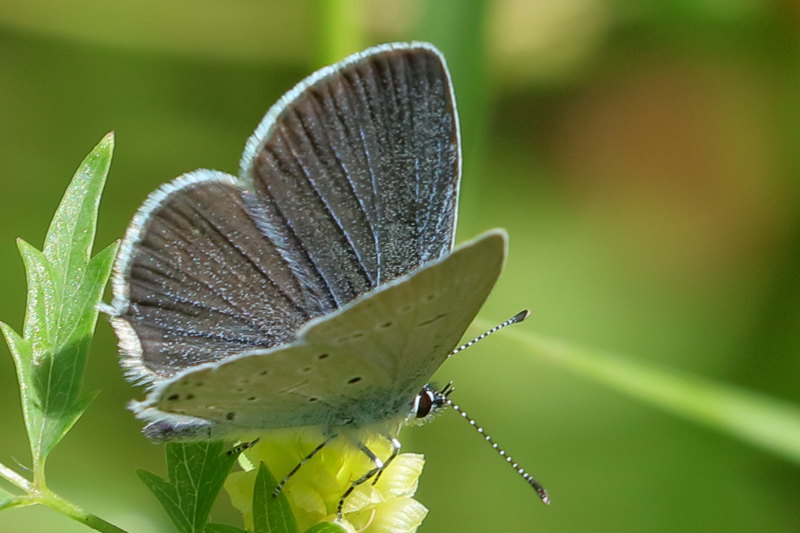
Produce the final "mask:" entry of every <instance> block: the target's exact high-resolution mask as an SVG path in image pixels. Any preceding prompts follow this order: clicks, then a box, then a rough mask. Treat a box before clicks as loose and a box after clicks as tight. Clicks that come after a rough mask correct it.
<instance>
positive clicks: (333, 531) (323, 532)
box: [306, 522, 347, 533]
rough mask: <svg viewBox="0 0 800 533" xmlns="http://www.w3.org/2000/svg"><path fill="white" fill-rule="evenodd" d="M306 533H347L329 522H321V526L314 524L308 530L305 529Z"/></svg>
mask: <svg viewBox="0 0 800 533" xmlns="http://www.w3.org/2000/svg"><path fill="white" fill-rule="evenodd" d="M306 533H347V532H346V531H345V529H344V528H343V527H342V526H340V525H338V524H333V523H331V522H322V523H321V524H315V525H313V526H311V527H310V528H308V529H306Z"/></svg>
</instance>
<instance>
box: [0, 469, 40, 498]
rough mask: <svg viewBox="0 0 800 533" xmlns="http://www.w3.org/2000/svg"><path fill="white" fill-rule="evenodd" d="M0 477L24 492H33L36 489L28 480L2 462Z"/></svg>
mask: <svg viewBox="0 0 800 533" xmlns="http://www.w3.org/2000/svg"><path fill="white" fill-rule="evenodd" d="M0 477H2V478H3V479H5V480H6V481H8V482H9V483H11V484H13V485H15V486H17V487H19V488H21V489H22V490H24V491H25V492H34V491H35V490H36V489H35V488H34V486H33V484H32V483H31V482H30V481H28V480H27V479H25V478H24V477H22V476H20V475H19V474H17V473H16V472H14V471H13V470H11V469H10V468H9V467H7V466H6V465H4V464H3V463H0Z"/></svg>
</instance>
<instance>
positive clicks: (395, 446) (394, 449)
mask: <svg viewBox="0 0 800 533" xmlns="http://www.w3.org/2000/svg"><path fill="white" fill-rule="evenodd" d="M389 442H391V443H392V454H391V455H390V456H389V458H388V459H386V461H385V462H384V463H383V468H381V470H380V472H378V473H377V474H375V479H373V480H372V484H373V485H375V484H376V483H377V482H378V480H379V479H380V478H381V476H382V475H383V471H384V470H386V467H387V466H389V463H391V462H392V461H394V458H395V457H397V454H398V453H400V441H399V440H397V439H395V438H390V439H389Z"/></svg>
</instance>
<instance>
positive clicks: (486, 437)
mask: <svg viewBox="0 0 800 533" xmlns="http://www.w3.org/2000/svg"><path fill="white" fill-rule="evenodd" d="M512 320H513V319H512ZM523 320H524V319H523ZM510 323H512V324H513V322H510ZM504 324H505V323H504ZM505 325H508V324H505ZM500 327H504V325H503V324H501V325H500V326H498V328H500ZM451 392H452V390H451ZM444 402H445V403H446V404H447V405H448V406H449V407H451V408H452V409H453V411H455V412H456V413H458V414H460V415H461V418H463V419H464V420H466V421H467V422H469V425H470V426H472V427H474V428H475V431H477V432H478V433H480V434H481V435H482V436H483V438H484V440H485V441H486V442H488V443H489V444H491V445H492V448H494V449H495V450H497V453H499V454H500V457H503V458H504V459H505V460H506V462H507V463H508V464H510V465H511V468H513V469H514V470H516V471H517V474H519V475H520V476H522V479H524V480H525V481H527V482H528V484H529V485H530V486H531V487H533V489H534V490H535V491H536V494H538V495H539V498H541V500H542V501H543V502H544V503H545V504H548V505H549V504H550V496H548V494H547V491H546V490H544V487H542V486H541V485H540V484H539V482H538V481H536V480H535V479H534V478H533V476H532V475H530V474H529V473H528V472H526V471H525V469H524V468H521V467H520V466H519V463H518V462H516V461H515V460H514V459H512V458H511V456H510V455H508V454H507V453H506V451H505V450H504V449H503V448H501V447H500V446H499V445H498V444H497V443H496V442H495V441H494V439H492V437H490V436H489V435H488V434H487V433H486V431H484V429H483V428H482V427H481V426H479V425H478V424H477V423H476V422H475V420H473V419H472V418H471V417H470V416H469V415H468V414H467V412H466V411H464V410H463V409H461V407H459V406H458V405H457V404H455V403H453V400H451V399H450V398H447V396H445V397H444Z"/></svg>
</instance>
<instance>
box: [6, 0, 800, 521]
mask: <svg viewBox="0 0 800 533" xmlns="http://www.w3.org/2000/svg"><path fill="white" fill-rule="evenodd" d="M409 39H423V40H429V41H431V42H433V43H434V44H435V45H437V46H439V47H440V48H441V49H442V50H443V51H444V53H445V55H446V56H447V58H448V61H449V64H450V67H451V70H452V73H453V77H454V81H455V84H456V93H457V97H458V100H459V108H460V112H461V116H462V130H463V137H464V150H465V173H464V180H463V187H462V191H463V195H462V205H461V213H460V220H459V222H460V226H459V235H460V238H461V239H465V238H469V237H471V236H473V235H475V234H476V233H478V232H479V231H481V230H483V229H486V228H489V227H494V226H501V227H505V228H507V229H508V230H509V232H510V235H511V246H510V255H509V259H508V263H507V267H506V270H505V274H504V276H503V278H502V279H501V281H500V283H499V285H498V287H497V289H496V290H495V292H494V293H493V295H492V297H491V299H490V301H489V302H488V304H487V306H486V307H485V309H484V311H483V312H482V315H481V316H482V318H483V319H485V320H487V321H488V322H499V321H501V320H503V319H505V318H507V317H508V316H510V315H512V314H513V313H515V312H516V311H518V310H519V309H521V308H524V307H531V308H532V309H533V312H534V315H533V318H532V319H531V320H529V321H528V322H526V323H525V324H523V325H520V326H516V328H522V329H525V330H529V331H533V332H541V333H544V334H548V335H552V336H557V337H561V338H564V339H568V340H570V341H575V342H578V343H581V344H583V345H588V346H595V347H598V348H602V349H610V350H615V351H619V352H622V353H625V354H627V355H628V356H629V358H630V359H631V360H634V361H636V362H640V363H642V364H645V365H648V366H652V367H655V368H665V369H670V370H677V371H681V372H687V373H690V374H695V375H699V376H703V377H705V378H708V379H710V380H714V381H719V382H724V383H730V384H733V385H736V386H740V387H744V388H747V389H751V390H754V391H757V392H760V393H763V394H765V395H769V396H773V397H776V398H780V399H783V400H786V401H788V402H793V403H795V404H796V403H798V402H800V386H799V385H800V357H799V355H800V276H798V273H800V246H799V245H800V211H799V210H798V205H799V204H800V187H798V177H799V176H800V146H798V140H799V139H800V120H799V119H800V83H799V82H800V46H799V45H800V7H798V4H797V3H796V2H793V1H790V0H783V1H781V0H774V1H758V0H727V1H718V0H671V1H665V0H643V1H640V2H618V1H613V0H536V1H526V0H502V1H496V2H474V1H470V2H468V1H457V0H438V1H432V2H424V1H408V2H400V1H391V0H379V1H375V0H372V1H366V0H363V1H344V2H324V1H320V2H277V1H274V2H265V1H257V0H235V1H227V2H220V1H212V0H192V1H189V0H172V1H170V2H160V1H156V0H140V1H138V2H106V1H101V0H91V1H90V0H85V1H68V2H60V3H57V2H51V1H46V0H5V1H4V2H2V3H0V165H1V166H0V169H1V170H0V171H1V172H2V175H1V176H0V198H1V199H2V200H1V201H2V209H0V265H2V284H1V285H0V287H2V289H0V290H1V291H2V293H1V294H2V298H0V319H2V320H4V321H7V322H9V323H10V324H11V325H13V326H15V327H16V328H17V329H20V327H21V322H22V311H23V307H24V298H25V283H24V275H23V269H22V264H21V262H20V260H19V258H18V255H17V251H16V247H15V245H14V239H15V238H16V237H18V236H22V237H24V238H25V239H27V240H29V241H30V242H32V243H34V244H35V245H37V246H40V245H41V241H42V239H43V237H44V233H45V231H46V229H47V224H48V222H49V220H50V217H51V216H52V213H53V211H54V210H55V207H56V205H57V203H58V201H59V199H60V197H61V195H62V193H63V191H64V189H65V187H66V185H67V183H68V181H69V178H70V176H71V175H72V173H73V172H74V170H75V168H76V167H77V165H78V164H79V162H80V161H81V159H82V158H83V156H84V155H85V154H86V153H88V151H89V150H90V149H91V148H92V147H93V146H94V145H95V143H96V142H97V141H98V140H99V139H100V138H101V137H102V135H103V134H105V133H106V132H107V131H109V130H115V131H116V134H117V148H116V154H115V158H114V163H113V165H112V169H111V174H110V177H109V181H108V185H107V187H106V194H105V196H104V198H103V202H102V205H101V212H100V227H99V230H98V249H99V247H100V246H105V245H106V244H108V243H109V242H111V241H112V240H114V239H117V238H119V237H120V236H121V235H122V233H123V231H124V229H125V227H126V225H127V223H128V222H129V220H130V217H131V216H132V214H133V213H134V211H135V209H136V208H137V206H138V205H139V203H140V202H141V201H142V200H143V199H144V198H145V196H146V195H147V194H148V193H149V192H150V191H152V190H153V189H154V188H156V187H157V186H158V185H159V184H161V183H163V182H165V181H168V180H170V179H171V178H173V177H175V176H177V175H179V174H181V173H183V172H186V171H190V170H193V169H195V168H200V167H206V168H214V169H220V170H224V171H228V172H232V173H235V172H236V169H237V167H238V158H239V155H240V153H241V150H242V147H243V145H244V141H245V140H246V138H247V137H248V136H249V135H250V133H251V131H252V130H253V128H254V127H255V126H256V124H257V123H258V121H259V120H260V118H261V116H262V114H263V113H264V112H265V111H266V109H267V108H268V107H269V106H270V105H271V104H272V103H273V102H274V101H275V100H276V99H277V98H278V97H279V96H280V95H281V94H282V93H283V92H284V91H286V90H288V89H289V88H290V87H291V86H292V85H293V84H294V83H296V82H297V81H299V80H300V79H301V78H302V77H303V76H304V75H306V74H308V73H310V72H311V70H313V69H314V68H316V67H318V66H320V65H322V64H324V63H327V62H332V61H335V60H338V59H341V58H342V57H343V56H344V55H346V54H348V53H351V52H355V51H357V50H359V49H361V48H363V47H366V46H368V45H371V44H377V43H380V42H385V41H392V40H409ZM453 304H454V305H458V302H454V303H453ZM502 336H503V334H500V335H498V336H496V337H494V338H493V339H491V340H487V341H485V342H483V343H482V345H479V346H477V347H475V348H472V349H470V350H469V351H468V352H466V353H463V354H461V356H459V357H458V358H457V359H454V360H451V361H450V362H449V363H448V364H447V365H446V366H445V368H444V369H442V370H441V371H440V373H439V374H438V377H439V378H440V379H441V380H443V381H444V380H447V379H454V380H455V381H456V384H457V389H458V390H457V391H456V393H455V397H457V401H458V403H459V404H461V405H462V407H464V408H465V409H466V410H468V411H469V413H470V414H471V415H473V416H474V417H475V418H477V419H478V421H479V422H480V423H481V424H482V425H484V426H485V427H486V428H487V430H489V432H490V433H491V434H492V435H493V436H494V437H495V438H496V439H497V440H498V441H499V442H500V443H501V445H503V446H504V447H505V448H506V449H507V450H508V451H509V452H510V453H511V454H512V455H513V456H514V457H515V458H516V459H517V460H519V461H520V462H521V463H522V464H523V465H524V466H526V467H527V468H528V469H529V470H531V471H532V472H533V473H534V474H535V475H536V476H537V477H538V478H539V480H540V481H541V482H542V483H543V484H544V485H545V486H546V487H547V488H548V490H549V491H550V493H551V495H552V498H553V501H554V503H553V505H552V506H550V507H549V508H546V507H544V506H542V505H541V504H540V503H539V502H538V500H537V499H536V497H535V495H534V494H533V492H532V491H531V490H530V489H529V488H528V487H527V486H526V485H525V483H524V482H523V481H522V480H521V479H519V478H518V477H517V476H515V475H514V473H513V472H512V471H511V469H509V468H508V467H507V466H504V465H503V464H502V461H501V459H500V458H499V457H497V455H496V454H495V453H493V452H492V451H491V449H490V448H489V447H488V446H486V445H485V444H484V443H483V442H481V439H480V438H478V436H477V435H475V434H474V433H473V431H472V429H470V428H469V427H468V426H467V425H466V424H464V423H463V422H462V421H460V420H458V419H457V417H455V416H453V415H452V414H446V415H443V416H441V417H439V419H438V420H437V421H436V423H434V424H431V425H427V426H425V427H423V428H419V429H416V428H415V429H409V430H407V431H406V432H405V435H404V439H403V442H404V445H405V449H408V450H414V451H419V452H423V453H425V455H426V457H427V460H428V465H427V467H426V471H425V473H424V474H423V478H422V483H421V487H420V491H419V493H418V497H419V499H420V500H421V501H422V502H423V503H425V504H426V505H427V506H428V507H429V508H430V510H431V512H430V514H429V516H428V518H427V520H426V522H425V523H424V524H423V526H422V531H441V532H449V531H558V532H569V531H580V532H584V531H590V530H591V531H603V532H605V531H609V532H611V531H614V532H617V531H653V532H660V531H664V532H666V531H726V532H728V531H769V532H772V531H776V532H783V531H798V530H800V507H799V506H798V497H800V471H799V470H798V466H797V464H793V463H791V462H788V461H786V460H784V459H782V458H779V457H776V456H773V455H770V454H769V453H767V452H764V451H761V450H758V449H755V448H752V447H750V446H749V445H746V444H744V443H742V442H740V441H737V440H734V439H731V438H730V437H728V436H726V435H723V434H720V433H718V432H716V431H714V430H712V429H708V428H706V427H703V426H701V425H699V424H696V423H693V422H687V421H686V420H683V419H680V418H677V417H675V416H673V415H670V414H667V413H665V412H662V411H659V410H657V409H654V408H652V407H651V406H649V405H644V404H642V403H640V402H638V401H636V400H634V399H631V397H628V396H623V395H621V394H619V393H618V392H616V391H614V390H612V389H609V388H607V387H606V386H604V385H601V384H599V383H597V382H594V381H591V380H587V379H586V378H585V377H582V376H580V375H578V374H574V373H572V372H570V371H568V370H567V369H566V368H564V367H561V366H559V365H553V364H552V363H551V362H548V361H546V360H544V359H539V358H535V357H533V356H532V355H531V354H529V353H522V352H520V351H519V349H518V345H516V344H513V345H512V344H511V343H508V342H507V341H504V340H503V338H502ZM0 350H2V351H3V353H4V354H7V350H5V348H2V349H0ZM87 388H88V389H92V390H94V389H99V390H101V391H102V393H101V395H100V397H99V398H98V399H97V400H96V401H95V403H94V405H93V406H92V407H91V408H90V409H89V411H88V413H87V414H86V416H85V417H84V418H83V419H82V421H80V422H79V423H78V425H77V426H76V427H75V428H74V430H73V431H72V432H71V433H70V434H69V435H68V436H67V438H66V439H65V440H64V442H63V443H62V445H61V446H60V447H59V448H57V449H56V451H55V453H54V454H53V455H52V456H51V458H50V460H49V463H48V466H49V469H50V471H49V476H48V478H49V482H50V485H51V487H52V488H53V489H54V490H56V491H57V492H60V493H61V494H63V495H64V496H65V497H67V498H68V499H70V500H71V501H74V502H75V503H77V504H79V505H81V506H83V507H84V508H86V509H87V510H89V511H91V512H94V513H96V514H98V515H100V516H101V517H103V518H105V519H107V520H110V521H111V522H114V523H116V524H117V525H119V526H121V527H124V528H126V529H127V530H129V531H131V532H144V533H147V532H156V531H168V530H169V526H168V524H167V522H166V518H165V517H164V515H163V512H162V511H161V510H160V508H159V507H158V504H157V503H156V501H155V499H154V498H153V497H152V496H151V495H150V494H148V492H147V490H146V488H145V487H144V485H143V484H141V483H140V482H139V480H138V478H137V477H136V475H135V472H134V469H135V468H136V467H144V468H147V469H150V470H153V471H156V472H159V473H161V472H163V453H162V450H161V448H160V447H158V446H154V445H152V444H150V443H148V442H147V441H146V440H145V439H144V438H143V437H142V436H141V435H140V434H139V424H138V423H137V422H136V421H135V420H134V419H133V416H132V415H131V414H130V413H129V412H127V411H126V410H125V403H126V402H127V401H128V400H129V399H130V398H132V397H136V396H139V395H140V394H141V392H140V391H137V390H135V389H134V388H133V387H131V386H129V385H128V384H127V383H126V382H125V381H124V380H123V379H122V376H121V372H120V370H119V367H118V366H117V361H116V349H115V341H114V338H113V335H112V333H111V330H110V328H109V327H108V324H107V323H106V321H105V320H103V319H101V321H100V324H99V326H98V333H97V338H96V340H95V343H94V349H93V353H92V359H91V361H90V368H89V376H88V383H87ZM0 405H2V408H1V409H0V424H2V428H3V431H2V435H3V438H2V439H0V461H2V462H3V463H5V464H7V465H11V466H15V465H16V464H17V462H19V463H21V464H26V463H27V462H28V461H29V459H28V452H27V441H26V438H25V435H24V428H23V423H22V418H21V414H20V409H19V399H18V392H17V389H16V382H15V378H14V370H13V364H12V360H11V358H10V357H9V356H7V355H3V356H2V357H0ZM225 499H226V496H223V497H222V500H223V501H221V502H220V503H219V505H218V509H217V510H216V512H215V519H216V520H217V521H223V520H230V521H235V520H236V516H235V514H234V513H233V511H231V510H230V508H229V506H228V505H227V502H226V501H224V500H225ZM33 530H36V531H60V532H73V531H74V532H79V531H88V530H87V529H85V528H83V527H82V526H80V525H79V524H76V523H72V522H70V521H69V520H68V519H67V518H65V517H62V516H60V515H57V514H56V513H54V512H53V511H50V510H48V509H43V508H34V509H17V510H13V511H5V512H2V513H1V514H0V532H3V533H5V532H22V531H33Z"/></svg>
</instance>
